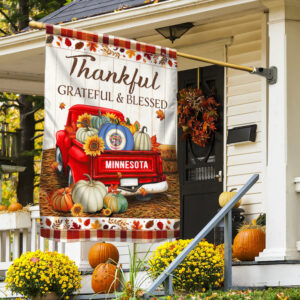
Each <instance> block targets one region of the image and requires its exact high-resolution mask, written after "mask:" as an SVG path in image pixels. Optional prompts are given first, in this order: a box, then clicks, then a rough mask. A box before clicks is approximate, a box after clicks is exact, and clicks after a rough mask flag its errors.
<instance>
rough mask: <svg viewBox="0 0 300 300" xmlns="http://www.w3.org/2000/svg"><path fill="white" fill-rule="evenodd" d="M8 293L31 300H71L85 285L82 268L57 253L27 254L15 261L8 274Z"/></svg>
mask: <svg viewBox="0 0 300 300" xmlns="http://www.w3.org/2000/svg"><path fill="white" fill-rule="evenodd" d="M5 282H6V289H9V290H10V291H11V292H12V293H13V294H21V295H23V296H24V297H25V298H29V299H35V300H39V299H43V300H55V299H69V297H70V295H71V294H72V293H73V292H75V291H76V290H78V289H79V288H80V287H81V285H80V282H81V276H80V272H79V270H78V267H77V266H76V265H75V263H74V262H73V261H72V260H70V259H69V258H68V257H67V256H66V255H64V254H59V253H57V252H42V251H40V250H37V251H35V252H27V253H24V254H22V255H21V257H20V258H17V259H15V260H14V262H13V264H12V265H11V266H10V267H9V269H8V271H7V274H6V279H5Z"/></svg>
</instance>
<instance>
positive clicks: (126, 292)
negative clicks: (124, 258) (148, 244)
mask: <svg viewBox="0 0 300 300" xmlns="http://www.w3.org/2000/svg"><path fill="white" fill-rule="evenodd" d="M136 247H137V245H136V244H133V251H132V252H131V251H130V249H129V261H130V264H129V278H128V279H127V276H126V275H125V274H124V272H123V270H122V268H120V284H121V286H122V292H120V293H118V292H117V293H115V296H116V299H122V300H129V299H131V300H134V299H140V297H142V296H143V295H144V290H143V289H142V285H143V284H144V283H145V281H146V280H148V279H149V275H148V274H145V275H141V273H142V272H143V271H145V269H146V268H147V257H148V254H149V252H150V248H149V250H148V251H147V253H146V254H145V255H144V257H143V258H142V259H139V258H138V255H137V249H136Z"/></svg>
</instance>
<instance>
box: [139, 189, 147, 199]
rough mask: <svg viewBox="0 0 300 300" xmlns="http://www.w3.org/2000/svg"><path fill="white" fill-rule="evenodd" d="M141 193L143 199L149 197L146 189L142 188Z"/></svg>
mask: <svg viewBox="0 0 300 300" xmlns="http://www.w3.org/2000/svg"><path fill="white" fill-rule="evenodd" d="M140 192H141V195H142V196H143V197H145V196H146V195H147V191H146V190H145V189H144V188H140Z"/></svg>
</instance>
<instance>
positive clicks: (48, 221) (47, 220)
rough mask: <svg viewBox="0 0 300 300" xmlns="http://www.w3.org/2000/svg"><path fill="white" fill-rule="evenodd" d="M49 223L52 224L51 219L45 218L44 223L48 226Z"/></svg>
mask: <svg viewBox="0 0 300 300" xmlns="http://www.w3.org/2000/svg"><path fill="white" fill-rule="evenodd" d="M51 224H52V222H51V220H49V219H48V218H47V219H46V225H47V226H49V227H50V226H51Z"/></svg>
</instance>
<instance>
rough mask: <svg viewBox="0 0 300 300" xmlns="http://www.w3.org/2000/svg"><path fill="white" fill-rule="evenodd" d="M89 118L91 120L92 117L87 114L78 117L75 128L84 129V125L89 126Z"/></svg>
mask: <svg viewBox="0 0 300 300" xmlns="http://www.w3.org/2000/svg"><path fill="white" fill-rule="evenodd" d="M91 118H92V116H91V115H89V114H87V113H84V114H83V115H80V116H79V117H78V120H77V126H78V127H86V126H85V124H86V125H88V126H91ZM82 123H83V124H82Z"/></svg>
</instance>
